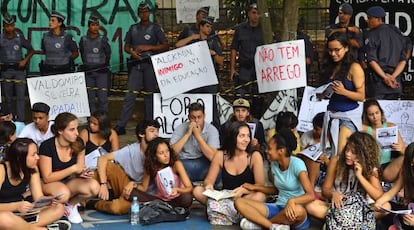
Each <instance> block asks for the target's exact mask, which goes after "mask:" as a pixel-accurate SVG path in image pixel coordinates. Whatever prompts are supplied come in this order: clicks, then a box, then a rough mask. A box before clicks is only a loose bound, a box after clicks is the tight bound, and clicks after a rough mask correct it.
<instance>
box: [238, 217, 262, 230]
mask: <svg viewBox="0 0 414 230" xmlns="http://www.w3.org/2000/svg"><path fill="white" fill-rule="evenodd" d="M240 228H241V229H243V230H256V229H257V230H261V229H262V227H260V226H259V225H257V224H255V223H253V222H251V221H250V220H248V219H246V218H243V219H242V220H241V221H240Z"/></svg>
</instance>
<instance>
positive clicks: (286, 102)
mask: <svg viewBox="0 0 414 230" xmlns="http://www.w3.org/2000/svg"><path fill="white" fill-rule="evenodd" d="M281 111H290V112H293V113H294V114H297V112H298V105H297V97H296V89H291V90H282V91H278V92H277V94H276V96H275V99H273V101H272V103H271V104H270V106H269V108H268V109H267V110H266V112H265V113H264V114H263V116H262V118H261V119H260V121H261V122H262V124H263V128H264V130H269V129H273V128H275V126H276V120H277V114H279V112H281Z"/></svg>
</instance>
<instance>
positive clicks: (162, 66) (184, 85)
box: [151, 41, 218, 98]
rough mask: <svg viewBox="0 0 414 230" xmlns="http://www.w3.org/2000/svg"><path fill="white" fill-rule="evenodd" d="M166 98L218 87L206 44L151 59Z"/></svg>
mask: <svg viewBox="0 0 414 230" xmlns="http://www.w3.org/2000/svg"><path fill="white" fill-rule="evenodd" d="M151 60H152V64H153V66H154V71H155V75H156V77H157V82H158V86H159V87H160V91H161V95H162V97H163V98H170V97H173V96H176V95H179V94H181V93H185V92H187V91H189V90H192V89H196V88H199V87H202V86H208V85H216V84H218V80H217V75H216V71H215V69H214V65H213V61H212V59H211V55H210V52H209V48H208V45H207V42H206V41H200V42H196V43H193V44H191V45H187V46H184V47H181V48H178V49H174V50H171V51H168V52H164V53H161V54H158V55H154V56H151Z"/></svg>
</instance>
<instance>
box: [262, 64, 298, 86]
mask: <svg viewBox="0 0 414 230" xmlns="http://www.w3.org/2000/svg"><path fill="white" fill-rule="evenodd" d="M261 74H262V81H267V82H269V81H286V80H292V79H295V78H300V76H301V69H300V65H299V64H294V65H279V66H273V67H266V68H265V69H262V71H261Z"/></svg>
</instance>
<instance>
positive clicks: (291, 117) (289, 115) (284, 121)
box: [267, 111, 300, 155]
mask: <svg viewBox="0 0 414 230" xmlns="http://www.w3.org/2000/svg"><path fill="white" fill-rule="evenodd" d="M297 125H298V117H297V116H296V115H295V114H294V113H293V112H290V111H286V112H283V111H282V112H280V113H278V114H277V118H276V126H275V128H274V129H269V130H268V131H267V140H268V141H269V140H271V139H272V138H273V136H274V135H275V134H277V132H278V131H279V130H281V129H283V128H288V129H290V130H291V131H292V132H293V134H294V135H295V137H296V148H295V149H293V152H292V154H293V155H296V154H297V153H298V152H300V135H299V133H298V131H297V130H296V126H297Z"/></svg>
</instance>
